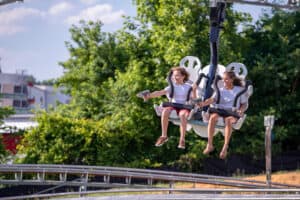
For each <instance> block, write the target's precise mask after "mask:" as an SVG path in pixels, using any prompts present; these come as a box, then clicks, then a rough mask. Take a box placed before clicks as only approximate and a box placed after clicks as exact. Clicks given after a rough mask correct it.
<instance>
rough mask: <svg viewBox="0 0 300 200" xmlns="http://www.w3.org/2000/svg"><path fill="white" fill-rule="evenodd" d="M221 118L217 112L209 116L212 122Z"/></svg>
mask: <svg viewBox="0 0 300 200" xmlns="http://www.w3.org/2000/svg"><path fill="white" fill-rule="evenodd" d="M218 118H219V115H217V114H211V115H210V117H209V121H211V122H216V121H217V120H218Z"/></svg>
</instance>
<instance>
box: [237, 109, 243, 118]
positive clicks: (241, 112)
mask: <svg viewBox="0 0 300 200" xmlns="http://www.w3.org/2000/svg"><path fill="white" fill-rule="evenodd" d="M236 112H237V114H238V115H239V116H241V117H242V116H243V115H244V112H243V111H242V110H241V109H238V110H237V111H236Z"/></svg>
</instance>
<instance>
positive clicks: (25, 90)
mask: <svg viewBox="0 0 300 200" xmlns="http://www.w3.org/2000/svg"><path fill="white" fill-rule="evenodd" d="M30 79H31V77H30V76H28V75H25V74H24V72H23V71H22V73H15V74H8V73H1V71H0V107H4V106H11V107H13V108H14V110H15V114H14V115H12V116H10V117H9V118H7V119H5V120H4V124H2V129H0V133H1V132H2V133H3V132H7V130H9V129H10V130H16V129H26V128H29V127H32V126H36V125H37V123H36V122H35V121H34V114H33V113H34V111H36V110H41V109H42V110H46V111H48V110H49V108H51V107H52V108H55V107H56V106H57V104H58V103H59V104H67V103H69V101H70V97H69V96H68V95H66V94H64V93H63V89H62V88H55V87H53V86H46V85H34V84H32V82H30ZM4 127H6V128H4ZM9 127H10V128H9Z"/></svg>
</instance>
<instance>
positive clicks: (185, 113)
mask: <svg viewBox="0 0 300 200" xmlns="http://www.w3.org/2000/svg"><path fill="white" fill-rule="evenodd" d="M188 116H189V111H188V110H186V109H183V110H180V111H179V118H180V139H179V145H178V147H179V148H183V149H184V148H185V133H186V126H187V118H188Z"/></svg>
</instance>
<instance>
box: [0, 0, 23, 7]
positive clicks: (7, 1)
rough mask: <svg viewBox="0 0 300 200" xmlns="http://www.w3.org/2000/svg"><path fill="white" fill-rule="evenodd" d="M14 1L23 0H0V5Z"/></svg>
mask: <svg viewBox="0 0 300 200" xmlns="http://www.w3.org/2000/svg"><path fill="white" fill-rule="evenodd" d="M15 2H23V0H0V6H2V5H5V4H9V3H15Z"/></svg>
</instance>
